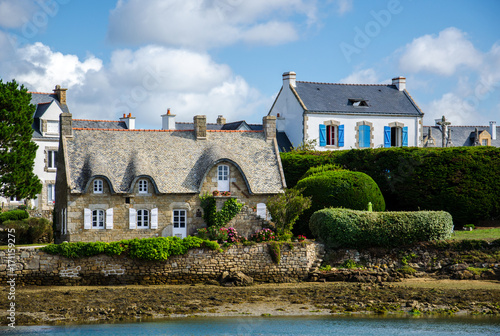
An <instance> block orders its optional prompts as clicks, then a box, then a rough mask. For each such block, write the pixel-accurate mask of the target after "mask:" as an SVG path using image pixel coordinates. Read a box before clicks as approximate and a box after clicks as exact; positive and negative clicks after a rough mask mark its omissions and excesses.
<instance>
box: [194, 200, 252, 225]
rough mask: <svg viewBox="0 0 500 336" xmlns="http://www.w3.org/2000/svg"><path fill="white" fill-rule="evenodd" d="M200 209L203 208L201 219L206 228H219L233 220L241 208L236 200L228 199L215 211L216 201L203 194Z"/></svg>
mask: <svg viewBox="0 0 500 336" xmlns="http://www.w3.org/2000/svg"><path fill="white" fill-rule="evenodd" d="M200 199H201V207H202V208H203V219H204V220H205V223H206V224H207V226H208V227H212V226H213V227H217V228H221V227H223V226H225V225H226V224H227V223H229V221H230V220H231V219H233V218H234V216H236V215H237V214H238V213H239V212H240V211H241V208H242V207H243V204H241V203H239V202H238V201H237V200H236V198H230V199H228V200H227V201H226V202H224V206H223V207H222V209H221V210H220V211H217V201H216V200H215V197H213V196H211V195H208V194H205V195H203V196H200Z"/></svg>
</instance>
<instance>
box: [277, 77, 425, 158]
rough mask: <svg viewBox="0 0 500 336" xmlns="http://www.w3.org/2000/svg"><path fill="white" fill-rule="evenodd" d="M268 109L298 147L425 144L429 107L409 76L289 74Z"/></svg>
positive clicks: (332, 147)
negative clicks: (335, 78) (361, 78)
mask: <svg viewBox="0 0 500 336" xmlns="http://www.w3.org/2000/svg"><path fill="white" fill-rule="evenodd" d="M268 115H272V116H275V117H276V118H277V131H278V136H286V137H287V138H288V139H289V141H290V143H291V144H292V145H293V146H294V147H298V146H299V145H301V144H304V143H308V142H310V141H314V142H315V149H316V150H341V149H352V148H359V149H363V148H379V147H401V146H418V147H421V146H422V142H423V124H422V120H423V116H424V114H423V112H422V111H421V110H420V108H419V107H418V106H417V104H416V103H415V102H414V101H413V99H412V98H411V96H410V95H409V93H408V92H407V91H406V79H405V78H404V77H397V78H394V79H393V80H392V84H390V85H387V84H380V85H364V84H333V83H316V82H302V81H297V80H296V74H295V73H294V72H286V73H284V74H283V86H282V88H281V90H280V92H279V94H278V96H277V97H276V100H275V101H274V104H273V106H272V107H271V110H270V111H269V114H268Z"/></svg>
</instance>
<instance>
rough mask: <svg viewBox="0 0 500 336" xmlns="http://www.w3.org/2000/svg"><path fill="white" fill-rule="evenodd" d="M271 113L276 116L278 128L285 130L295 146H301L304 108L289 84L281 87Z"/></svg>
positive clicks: (281, 130)
mask: <svg viewBox="0 0 500 336" xmlns="http://www.w3.org/2000/svg"><path fill="white" fill-rule="evenodd" d="M278 113H279V115H280V116H279V118H278V117H277V115H278ZM269 114H270V115H273V116H276V117H277V120H276V128H277V129H278V131H280V132H283V131H284V132H285V133H286V135H287V136H288V139H289V140H290V142H291V143H292V145H293V146H294V147H298V146H300V145H301V144H302V143H303V141H304V138H303V134H304V133H303V128H304V119H303V114H304V109H303V108H302V106H301V105H300V103H299V102H298V100H297V97H295V95H294V93H293V92H292V90H291V89H290V87H289V86H284V87H283V88H282V89H281V92H280V93H279V95H278V97H277V98H276V101H275V102H274V106H273V107H272V109H271V111H270V113H269Z"/></svg>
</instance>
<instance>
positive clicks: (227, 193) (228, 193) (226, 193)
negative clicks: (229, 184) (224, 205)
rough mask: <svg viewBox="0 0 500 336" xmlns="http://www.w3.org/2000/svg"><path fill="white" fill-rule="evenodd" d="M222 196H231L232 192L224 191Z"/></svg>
mask: <svg viewBox="0 0 500 336" xmlns="http://www.w3.org/2000/svg"><path fill="white" fill-rule="evenodd" d="M222 196H231V192H230V191H223V192H222Z"/></svg>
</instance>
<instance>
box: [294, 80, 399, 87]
mask: <svg viewBox="0 0 500 336" xmlns="http://www.w3.org/2000/svg"><path fill="white" fill-rule="evenodd" d="M297 83H307V84H326V85H364V86H392V84H350V83H323V82H308V81H297Z"/></svg>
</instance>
